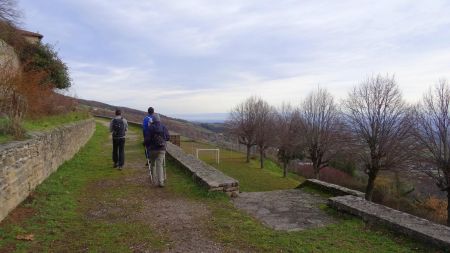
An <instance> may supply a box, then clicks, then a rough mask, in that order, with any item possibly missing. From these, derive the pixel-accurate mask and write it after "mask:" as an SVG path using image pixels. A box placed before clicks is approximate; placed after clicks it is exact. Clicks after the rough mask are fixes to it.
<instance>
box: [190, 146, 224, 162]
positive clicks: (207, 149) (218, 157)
mask: <svg viewBox="0 0 450 253" xmlns="http://www.w3.org/2000/svg"><path fill="white" fill-rule="evenodd" d="M198 151H216V160H217V164H219V161H220V149H218V148H196V149H195V157H197V159H198Z"/></svg>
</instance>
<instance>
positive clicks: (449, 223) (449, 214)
mask: <svg viewBox="0 0 450 253" xmlns="http://www.w3.org/2000/svg"><path fill="white" fill-rule="evenodd" d="M447 226H449V227H450V188H447Z"/></svg>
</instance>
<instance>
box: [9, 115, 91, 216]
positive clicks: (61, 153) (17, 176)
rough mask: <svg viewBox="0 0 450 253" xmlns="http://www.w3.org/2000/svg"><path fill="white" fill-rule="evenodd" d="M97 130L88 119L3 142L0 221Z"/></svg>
mask: <svg viewBox="0 0 450 253" xmlns="http://www.w3.org/2000/svg"><path fill="white" fill-rule="evenodd" d="M94 131H95V121H94V119H88V120H84V121H80V122H76V123H71V124H67V125H64V126H61V127H57V128H55V129H53V130H50V131H46V132H41V133H33V134H32V138H31V139H29V140H25V141H15V142H10V143H6V144H2V145H0V221H1V220H3V219H4V218H5V217H6V216H7V215H8V213H9V212H10V211H11V210H13V209H14V208H15V207H16V206H17V205H19V204H20V203H21V202H22V201H23V200H24V199H26V198H27V197H28V195H29V194H30V192H31V191H33V190H34V189H35V188H36V186H38V185H39V184H40V183H42V182H43V181H44V180H45V179H46V178H47V177H48V176H49V175H50V174H52V173H53V172H54V171H56V170H57V169H58V167H59V166H60V165H61V164H62V163H63V162H65V161H67V160H69V159H71V158H72V157H73V156H74V155H75V154H76V153H77V152H78V150H79V149H80V148H81V147H82V146H84V144H86V142H87V141H88V140H89V139H90V137H91V136H92V134H93V133H94Z"/></svg>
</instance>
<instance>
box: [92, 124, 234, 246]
mask: <svg viewBox="0 0 450 253" xmlns="http://www.w3.org/2000/svg"><path fill="white" fill-rule="evenodd" d="M101 122H102V123H103V124H105V125H107V123H106V122H104V121H101ZM141 141H142V140H141V138H140V136H138V135H137V133H136V132H135V131H129V132H128V136H127V139H126V149H125V166H124V169H123V171H122V172H123V177H119V178H118V179H114V180H111V179H110V180H101V181H96V182H94V183H92V184H91V185H90V186H89V189H88V191H89V192H94V193H96V194H92V195H90V197H89V198H86V199H84V201H86V202H87V203H89V204H88V205H87V206H88V208H87V210H86V216H87V218H88V219H92V220H103V221H110V222H118V221H125V222H139V223H144V224H148V225H149V226H151V227H152V228H153V229H152V230H154V231H155V232H156V233H157V234H158V235H159V236H161V237H162V238H164V239H165V241H166V248H167V250H165V251H164V252H231V251H233V250H230V249H227V248H225V247H224V246H223V245H221V244H219V243H216V242H214V241H213V240H212V239H210V237H209V236H208V231H207V224H206V223H207V222H208V220H210V219H211V218H212V215H211V212H210V210H209V209H208V207H207V206H206V205H205V204H203V203H201V202H199V201H195V200H192V199H188V198H184V197H181V196H177V194H175V193H173V192H170V191H169V190H168V189H167V188H159V187H155V186H153V185H151V183H150V180H149V177H148V172H147V168H146V166H144V164H145V157H144V156H143V151H142V147H141V146H140V145H139V143H140V142H141ZM105 148H106V150H111V141H110V142H109V144H107V145H106V146H105ZM167 183H168V184H170V177H169V178H168V182H167ZM111 193H112V195H113V196H111ZM147 246H148V245H146V244H142V245H135V246H133V249H132V250H133V251H134V252H150V250H148V249H147V248H148V247H147Z"/></svg>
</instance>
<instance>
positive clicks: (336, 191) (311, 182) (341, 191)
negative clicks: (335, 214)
mask: <svg viewBox="0 0 450 253" xmlns="http://www.w3.org/2000/svg"><path fill="white" fill-rule="evenodd" d="M305 186H311V187H317V188H319V189H321V190H323V191H326V192H329V193H331V194H333V195H336V196H343V195H353V196H356V197H360V198H364V197H365V195H366V194H365V193H364V192H360V191H356V190H352V189H349V188H346V187H343V186H340V185H336V184H331V183H327V182H324V181H321V180H318V179H307V180H306V181H305V182H303V183H302V184H301V185H300V186H299V188H302V187H305Z"/></svg>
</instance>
